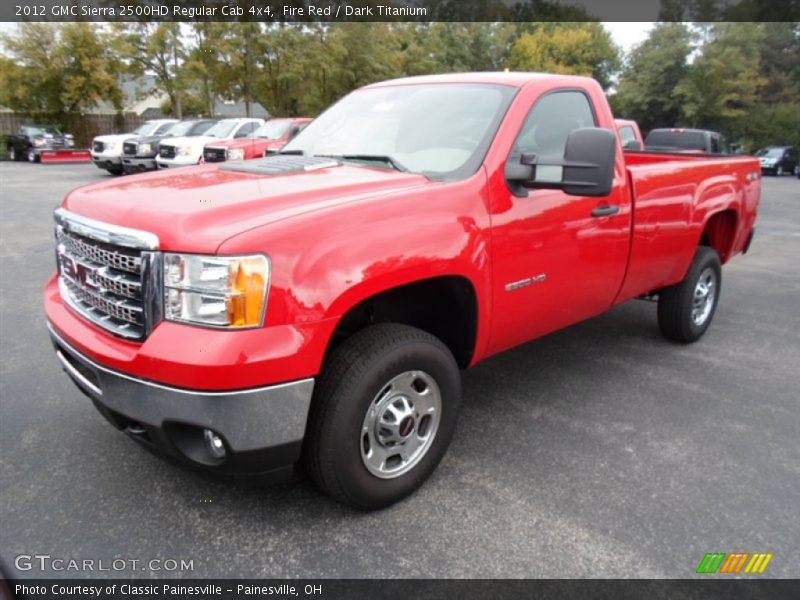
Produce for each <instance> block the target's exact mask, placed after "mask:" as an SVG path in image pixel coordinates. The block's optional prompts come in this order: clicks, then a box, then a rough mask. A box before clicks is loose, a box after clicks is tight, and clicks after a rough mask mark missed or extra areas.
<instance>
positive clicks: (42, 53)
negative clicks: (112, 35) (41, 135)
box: [0, 22, 122, 118]
mask: <svg viewBox="0 0 800 600" xmlns="http://www.w3.org/2000/svg"><path fill="white" fill-rule="evenodd" d="M0 42H2V44H3V46H4V47H5V48H6V50H7V52H8V53H9V54H10V56H9V57H2V60H0V104H2V105H4V106H7V107H9V108H12V109H14V110H17V111H21V112H27V113H32V114H48V115H55V116H56V118H63V117H64V116H65V115H68V114H75V113H81V112H84V111H86V110H87V109H89V108H91V107H93V106H94V105H96V104H97V103H98V102H100V101H101V100H105V101H108V102H111V103H112V104H113V105H114V106H115V107H117V108H119V107H120V106H121V101H122V94H121V91H120V87H119V80H118V78H117V76H116V73H117V71H118V69H119V62H118V59H117V57H116V55H115V54H114V53H113V52H112V51H111V50H110V40H109V37H108V34H107V33H106V32H104V31H103V30H101V29H99V28H96V27H93V26H92V25H90V24H88V23H81V22H78V23H64V24H60V25H50V24H45V23H22V24H20V26H19V32H18V34H17V35H8V34H4V35H3V36H2V37H0Z"/></svg>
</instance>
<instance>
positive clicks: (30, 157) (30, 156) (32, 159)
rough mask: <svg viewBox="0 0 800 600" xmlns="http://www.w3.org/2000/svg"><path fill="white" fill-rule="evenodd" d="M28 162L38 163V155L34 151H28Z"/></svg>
mask: <svg viewBox="0 0 800 600" xmlns="http://www.w3.org/2000/svg"><path fill="white" fill-rule="evenodd" d="M28 162H36V153H35V152H34V151H33V150H28Z"/></svg>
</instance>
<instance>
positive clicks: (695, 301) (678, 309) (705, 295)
mask: <svg viewBox="0 0 800 600" xmlns="http://www.w3.org/2000/svg"><path fill="white" fill-rule="evenodd" d="M721 284H722V268H721V263H720V259H719V254H717V253H716V251H715V250H714V249H713V248H709V247H708V246H700V247H699V248H698V249H697V252H696V253H695V255H694V260H693V261H692V266H691V267H690V268H689V272H688V273H687V274H686V277H685V278H684V279H683V281H681V282H680V283H678V284H676V285H673V286H670V287H668V288H664V289H663V290H661V292H659V295H658V325H659V327H660V329H661V333H662V334H663V335H664V337H666V338H667V339H669V340H672V341H675V342H682V343H684V344H689V343H691V342H696V341H697V340H699V339H700V338H701V337H702V336H703V334H704V333H705V332H706V329H708V326H709V325H710V324H711V319H713V318H714V312H715V311H716V309H717V302H718V301H719V293H720V287H721Z"/></svg>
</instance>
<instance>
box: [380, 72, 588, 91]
mask: <svg viewBox="0 0 800 600" xmlns="http://www.w3.org/2000/svg"><path fill="white" fill-rule="evenodd" d="M547 79H551V80H552V81H553V83H556V84H559V85H563V84H569V83H570V82H571V83H572V84H573V85H575V84H580V83H584V84H585V83H587V82H593V83H594V82H595V81H594V79H592V78H591V77H582V76H578V75H557V74H553V73H526V72H520V71H486V72H476V73H446V74H442V75H419V76H416V77H403V78H401V79H390V80H388V81H381V82H379V83H373V84H371V85H367V86H364V87H365V88H367V89H369V88H377V87H385V86H394V85H414V84H423V83H486V84H495V85H507V86H511V87H517V88H520V87H523V86H524V85H526V84H528V83H532V82H534V81H536V82H539V81H544V80H547Z"/></svg>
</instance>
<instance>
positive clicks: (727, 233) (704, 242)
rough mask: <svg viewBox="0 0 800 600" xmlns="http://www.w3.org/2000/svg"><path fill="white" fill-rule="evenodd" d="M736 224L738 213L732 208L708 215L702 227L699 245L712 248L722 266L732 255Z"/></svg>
mask: <svg viewBox="0 0 800 600" xmlns="http://www.w3.org/2000/svg"><path fill="white" fill-rule="evenodd" d="M738 224H739V213H738V212H736V210H734V209H732V208H728V209H725V210H721V211H718V212H715V213H713V214H711V215H709V216H708V218H707V219H706V221H705V224H704V225H703V233H702V234H701V236H700V244H699V245H700V246H708V247H709V248H713V249H714V250H716V252H717V254H718V255H719V257H720V261H721V262H722V263H723V264H724V263H726V262H728V260H729V259H730V257H731V255H732V253H733V243H734V239H735V237H736V228H737V227H738Z"/></svg>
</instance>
